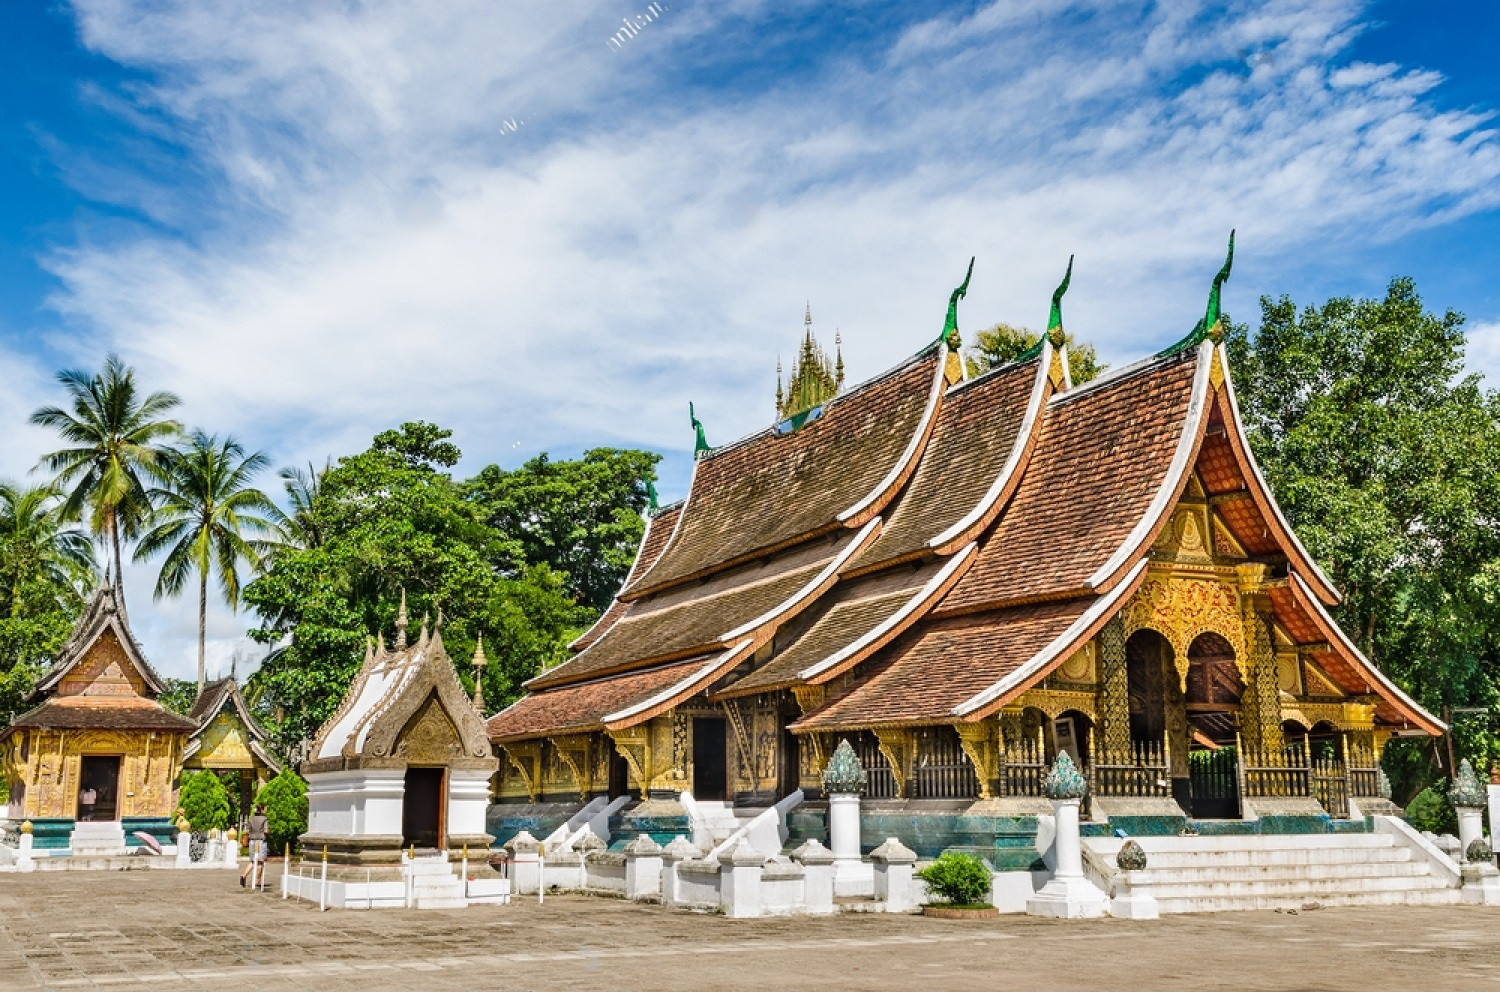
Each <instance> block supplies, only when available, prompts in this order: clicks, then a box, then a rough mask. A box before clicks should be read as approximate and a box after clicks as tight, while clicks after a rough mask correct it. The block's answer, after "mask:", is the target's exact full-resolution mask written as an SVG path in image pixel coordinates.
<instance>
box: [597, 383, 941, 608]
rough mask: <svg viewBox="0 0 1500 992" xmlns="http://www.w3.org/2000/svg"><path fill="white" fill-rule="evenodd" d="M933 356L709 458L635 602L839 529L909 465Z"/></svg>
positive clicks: (635, 590) (637, 587) (629, 592)
mask: <svg viewBox="0 0 1500 992" xmlns="http://www.w3.org/2000/svg"><path fill="white" fill-rule="evenodd" d="M937 375H938V370H937V357H936V355H933V354H929V355H926V356H924V357H922V358H921V359H918V360H914V361H912V362H909V363H907V364H906V365H904V366H902V367H900V368H898V369H896V370H895V371H893V372H891V373H889V374H887V375H886V376H884V377H882V378H880V379H877V380H875V381H873V382H870V383H867V384H865V385H863V386H860V387H859V388H857V389H855V390H853V391H851V392H849V393H846V394H845V395H843V396H840V397H837V398H835V399H833V400H830V401H829V402H828V404H827V406H826V407H825V408H824V413H823V415H822V416H821V417H819V418H818V419H817V420H814V421H812V422H811V423H809V424H807V425H806V426H804V427H802V428H801V429H800V430H797V431H794V432H792V433H789V434H780V435H778V434H776V433H775V432H774V431H770V430H768V431H764V432H762V433H761V434H758V435H756V436H755V437H753V438H750V439H749V440H746V441H743V442H740V443H738V444H734V445H731V446H729V447H727V448H724V449H722V450H719V451H715V452H713V453H712V454H709V455H706V456H705V457H703V458H701V459H700V460H699V461H698V463H697V466H696V468H695V470H694V475H693V486H692V491H691V492H690V494H689V496H688V500H687V505H686V506H685V507H684V508H683V511H682V514H683V516H682V521H681V523H680V524H679V525H678V528H677V533H676V535H675V536H674V537H673V538H672V540H671V541H670V543H669V544H668V545H667V548H666V550H665V551H664V552H663V553H662V556H661V558H660V559H659V560H658V561H657V562H656V564H655V566H654V567H652V568H651V569H650V570H649V571H647V572H646V573H645V574H644V575H643V576H642V577H641V578H640V579H639V580H638V581H637V582H636V583H634V585H633V586H630V587H627V588H626V589H625V590H624V592H623V595H624V596H625V598H627V599H630V598H634V597H636V596H638V595H641V594H642V593H643V592H646V591H650V590H653V589H660V588H662V587H664V586H667V585H671V584H674V583H678V582H682V581H684V580H686V579H690V578H693V577H695V576H698V575H701V574H705V573H708V572H712V571H715V570H717V569H720V568H723V567H727V566H728V565H729V564H730V563H733V562H737V561H740V560H743V559H745V558H747V557H751V556H754V555H755V554H757V553H760V552H763V551H767V550H771V549H775V548H778V547H782V546H785V545H787V544H789V543H792V542H795V541H798V540H800V539H803V538H805V537H807V536H809V535H812V534H816V533H818V532H819V531H822V530H825V529H827V528H830V527H837V526H838V525H839V519H838V518H839V515H840V514H841V513H843V512H845V511H846V510H849V509H851V508H853V507H854V506H856V505H857V504H859V503H860V502H861V501H862V500H864V499H865V498H866V497H868V496H870V495H871V494H872V493H874V492H875V490H876V489H877V487H879V486H880V484H881V483H882V482H884V481H886V480H887V479H888V477H889V476H890V474H891V472H892V471H893V470H894V469H896V468H898V466H900V464H901V460H902V457H903V455H905V454H907V452H908V446H909V445H910V444H911V442H912V440H913V438H914V437H917V436H918V432H919V431H921V430H922V429H924V427H925V426H926V423H925V421H924V416H923V415H924V413H926V411H927V409H928V406H929V400H930V399H931V397H932V390H933V386H934V383H935V382H938V381H940V380H939V379H937Z"/></svg>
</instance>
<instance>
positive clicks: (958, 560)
mask: <svg viewBox="0 0 1500 992" xmlns="http://www.w3.org/2000/svg"><path fill="white" fill-rule="evenodd" d="M978 547H979V545H978V544H977V543H973V542H971V543H970V544H968V545H967V546H965V547H964V549H963V550H962V551H960V552H959V553H958V554H956V555H954V556H953V557H952V558H951V559H949V560H948V562H947V563H946V564H944V565H943V567H942V569H941V570H940V571H939V572H938V573H937V574H936V575H934V576H933V577H932V578H930V579H928V580H927V584H926V585H924V586H923V587H922V588H921V590H919V591H918V592H917V593H916V595H914V596H912V597H911V598H910V599H908V600H907V601H906V602H905V603H904V604H902V606H901V608H900V609H899V610H897V611H896V612H895V613H893V614H891V615H890V616H889V617H887V618H886V619H885V621H884V622H883V623H880V624H877V625H876V626H875V627H873V628H872V629H870V630H868V631H866V632H865V634H864V635H863V636H862V637H860V638H859V639H858V640H856V641H854V642H853V643H852V644H846V645H845V646H844V647H842V648H840V649H839V650H838V651H835V652H834V653H833V654H831V655H829V656H828V657H827V658H824V659H823V660H822V661H820V662H817V663H816V664H813V665H809V666H808V667H807V668H804V669H803V670H802V671H800V672H798V673H797V678H799V679H803V680H807V679H811V678H813V677H815V676H817V675H821V674H822V673H823V672H826V671H828V669H830V668H834V667H836V666H837V665H839V664H840V663H842V662H843V661H844V660H845V659H846V658H849V657H850V656H852V655H855V654H858V653H859V652H861V651H863V650H864V649H865V648H867V647H869V646H870V645H871V644H874V643H875V642H877V641H879V640H880V639H881V638H883V637H885V635H886V634H888V633H889V632H890V631H891V630H893V629H895V627H896V626H897V625H898V624H900V623H901V622H902V621H904V620H905V619H906V618H907V617H909V616H911V615H912V614H913V613H915V612H916V611H917V609H918V608H920V607H921V606H922V604H924V603H926V602H927V600H928V599H929V598H931V596H932V594H933V593H934V592H935V591H936V590H938V589H940V588H942V585H943V583H944V582H946V581H947V580H948V577H949V576H951V575H952V574H953V572H954V571H955V570H956V569H957V568H958V566H959V565H961V564H963V563H964V562H965V561H967V560H968V559H969V557H970V556H971V555H973V554H974V551H975V549H977V548H978Z"/></svg>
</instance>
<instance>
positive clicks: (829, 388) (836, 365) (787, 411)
mask: <svg viewBox="0 0 1500 992" xmlns="http://www.w3.org/2000/svg"><path fill="white" fill-rule="evenodd" d="M834 342H835V345H834V348H835V357H833V358H830V357H829V356H828V353H827V352H825V351H824V350H823V346H822V345H820V344H819V343H818V339H817V338H816V337H815V336H814V335H813V330H812V303H811V301H809V302H808V304H807V308H806V309H805V310H804V311H803V315H802V345H801V347H800V348H798V349H797V357H796V358H795V359H794V360H793V361H792V369H791V372H790V374H789V375H788V376H787V380H786V386H785V388H784V389H783V387H782V383H781V361H780V359H778V360H777V362H776V415H777V417H778V418H779V419H786V418H788V417H794V416H796V415H797V414H799V413H805V412H806V411H808V410H811V409H812V408H813V407H815V406H819V405H821V404H823V403H826V402H828V401H829V400H831V399H833V397H834V396H835V395H837V394H838V391H839V389H840V388H842V387H843V384H844V355H843V337H842V336H841V335H838V334H835V336H834Z"/></svg>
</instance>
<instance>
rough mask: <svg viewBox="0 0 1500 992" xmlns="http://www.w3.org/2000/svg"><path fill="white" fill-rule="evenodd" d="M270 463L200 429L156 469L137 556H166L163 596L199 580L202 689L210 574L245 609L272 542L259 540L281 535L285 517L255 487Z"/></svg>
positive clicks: (159, 584) (159, 588)
mask: <svg viewBox="0 0 1500 992" xmlns="http://www.w3.org/2000/svg"><path fill="white" fill-rule="evenodd" d="M267 464H268V461H267V459H266V456H265V455H263V454H261V453H260V452H256V453H255V454H253V455H247V454H245V449H244V448H243V447H242V446H241V445H240V443H239V442H238V441H236V440H235V439H234V438H232V437H226V438H224V439H222V440H221V439H219V438H217V437H212V436H210V435H208V434H205V433H203V432H202V431H194V432H193V433H192V434H190V435H189V436H188V439H187V447H186V448H185V449H183V450H181V451H174V452H172V453H171V454H169V455H168V456H166V457H165V458H163V459H162V460H161V461H159V462H158V463H157V464H156V465H155V466H153V474H154V475H155V477H156V479H157V481H158V483H159V484H158V485H156V486H154V487H153V488H152V489H151V491H150V497H151V500H152V503H153V504H154V506H155V509H154V511H153V512H152V515H151V525H152V526H151V529H150V530H149V531H148V532H147V533H146V534H145V535H144V536H143V537H142V538H141V543H140V545H139V546H138V547H137V548H136V552H135V558H136V560H137V561H146V560H149V559H151V558H155V557H157V556H158V555H165V556H166V557H165V559H164V560H163V561H162V566H161V571H160V572H159V573H158V575H157V579H156V598H157V599H162V598H164V597H166V596H177V595H179V594H180V593H181V592H182V589H183V587H184V586H185V585H187V583H188V580H189V579H190V578H192V577H193V576H195V575H196V576H197V578H198V688H199V689H202V688H203V684H204V682H205V680H206V679H207V677H208V673H207V668H206V660H205V646H206V645H205V642H206V639H207V636H208V580H209V577H210V576H211V575H217V576H218V580H219V591H220V592H221V593H222V594H223V596H224V602H226V603H228V604H229V606H230V608H237V607H238V606H239V602H240V575H239V573H240V568H241V567H242V566H243V565H250V566H252V567H254V566H255V565H256V563H258V562H259V560H260V556H261V551H262V550H263V548H264V542H261V541H259V540H257V535H262V534H268V533H271V532H272V531H273V530H275V528H276V526H277V523H278V522H279V519H280V516H281V511H280V510H278V509H277V508H276V504H274V503H272V502H271V501H270V500H269V499H267V498H266V495H265V494H264V493H262V492H261V491H260V490H259V489H256V488H255V487H254V486H252V485H251V480H252V479H253V478H254V477H255V475H256V473H257V472H259V471H260V470H261V469H263V468H265V467H266V465H267ZM247 534H248V537H247ZM258 545H259V546H258Z"/></svg>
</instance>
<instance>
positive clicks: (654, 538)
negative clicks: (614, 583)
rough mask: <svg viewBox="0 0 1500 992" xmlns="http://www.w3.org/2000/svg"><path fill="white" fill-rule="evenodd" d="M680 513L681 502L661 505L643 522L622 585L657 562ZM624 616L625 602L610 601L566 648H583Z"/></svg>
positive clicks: (628, 582) (579, 649) (575, 649)
mask: <svg viewBox="0 0 1500 992" xmlns="http://www.w3.org/2000/svg"><path fill="white" fill-rule="evenodd" d="M681 516H682V504H681V503H675V504H673V505H672V506H668V507H664V508H662V510H661V511H659V512H658V513H657V514H656V516H654V517H652V518H651V519H649V520H648V521H646V533H645V534H644V535H642V537H641V547H640V550H639V551H637V552H636V556H635V562H634V563H633V564H632V565H631V566H630V574H629V575H627V576H625V585H630V583H631V581H632V580H633V579H635V578H636V577H637V576H640V575H644V574H646V572H647V570H648V569H650V568H651V566H652V565H654V564H656V559H658V558H660V557H661V552H662V549H663V548H665V547H666V546H667V539H668V538H670V537H671V536H672V531H673V530H675V529H676V528H677V521H678V519H679V518H680V517H681ZM624 615H625V604H624V603H623V602H622V601H620V600H618V599H616V600H614V601H613V602H612V603H610V604H609V609H607V610H605V611H604V612H603V613H602V614H600V616H599V619H598V620H595V621H594V624H593V626H592V627H590V628H589V629H588V630H586V631H584V632H583V633H582V634H580V635H579V636H578V638H577V639H575V640H574V641H573V643H572V644H569V645H568V648H569V650H572V651H582V650H583V649H584V648H586V647H588V646H589V645H590V644H593V643H594V642H595V641H597V640H598V639H599V638H600V637H602V636H603V634H604V632H605V631H606V630H608V629H609V628H610V627H612V626H614V623H615V621H616V620H618V619H620V618H621V617H623V616H624Z"/></svg>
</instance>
